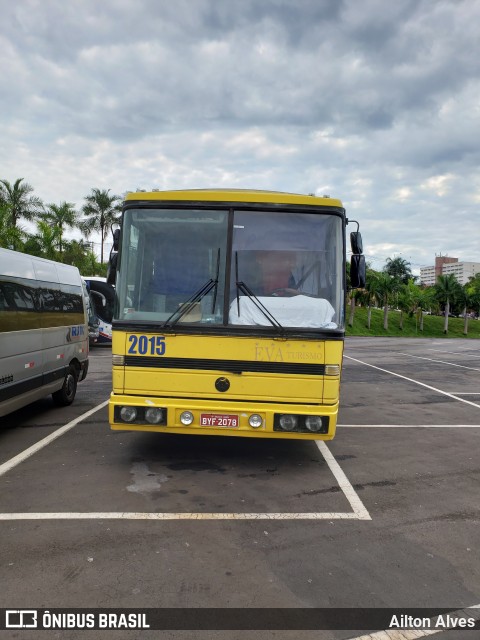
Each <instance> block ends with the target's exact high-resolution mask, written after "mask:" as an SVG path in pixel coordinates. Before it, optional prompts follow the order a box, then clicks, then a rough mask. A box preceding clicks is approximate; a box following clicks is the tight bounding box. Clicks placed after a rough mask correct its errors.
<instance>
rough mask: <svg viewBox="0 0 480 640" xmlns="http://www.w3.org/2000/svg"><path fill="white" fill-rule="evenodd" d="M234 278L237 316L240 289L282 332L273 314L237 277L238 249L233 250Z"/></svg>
mask: <svg viewBox="0 0 480 640" xmlns="http://www.w3.org/2000/svg"><path fill="white" fill-rule="evenodd" d="M235 280H236V282H235V284H236V285H237V313H238V317H240V298H239V295H238V292H239V291H241V292H242V293H243V294H244V295H246V296H247V297H248V298H249V300H251V301H252V302H253V304H254V305H255V306H256V307H257V309H258V310H259V311H260V312H261V313H263V315H264V316H265V318H266V319H267V320H268V321H269V322H270V324H271V325H273V326H274V327H275V328H276V329H279V330H280V331H282V332H283V331H285V329H284V327H283V326H282V325H281V324H280V322H279V321H278V320H277V319H276V318H275V316H274V315H273V314H272V313H271V312H270V311H269V310H268V309H267V307H265V306H264V305H263V304H262V303H261V302H260V300H259V299H258V298H257V296H256V295H255V294H254V293H253V291H252V290H251V289H250V287H249V286H248V285H247V284H246V283H245V282H243V281H242V280H239V279H238V251H235Z"/></svg>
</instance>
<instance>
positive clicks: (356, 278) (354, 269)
mask: <svg viewBox="0 0 480 640" xmlns="http://www.w3.org/2000/svg"><path fill="white" fill-rule="evenodd" d="M366 281H367V267H366V262H365V256H364V255H359V254H353V255H352V257H351V259H350V286H351V287H352V289H363V288H364V287H365V284H366Z"/></svg>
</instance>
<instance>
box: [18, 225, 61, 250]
mask: <svg viewBox="0 0 480 640" xmlns="http://www.w3.org/2000/svg"><path fill="white" fill-rule="evenodd" d="M58 236H59V229H58V227H53V226H52V225H51V224H49V223H48V222H47V221H46V220H38V221H37V233H36V234H35V235H34V236H32V237H31V238H30V239H29V241H27V242H26V243H25V250H26V251H27V253H30V254H31V255H37V256H40V257H42V258H47V259H48V260H58V257H59V256H58V253H57V247H58Z"/></svg>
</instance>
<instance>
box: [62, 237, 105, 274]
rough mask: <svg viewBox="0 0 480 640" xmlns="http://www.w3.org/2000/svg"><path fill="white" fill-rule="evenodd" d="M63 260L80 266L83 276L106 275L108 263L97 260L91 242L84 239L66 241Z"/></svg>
mask: <svg viewBox="0 0 480 640" xmlns="http://www.w3.org/2000/svg"><path fill="white" fill-rule="evenodd" d="M63 262H64V263H65V264H72V265H74V266H75V267H77V268H78V270H79V271H80V273H81V274H82V276H105V275H106V267H107V265H102V264H100V263H99V262H97V257H96V255H95V253H94V252H93V251H92V247H91V245H90V243H88V242H85V241H84V240H70V241H68V240H67V241H66V242H65V247H64V253H63Z"/></svg>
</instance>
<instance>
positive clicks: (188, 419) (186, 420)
mask: <svg viewBox="0 0 480 640" xmlns="http://www.w3.org/2000/svg"><path fill="white" fill-rule="evenodd" d="M180 422H181V423H182V424H185V425H189V424H192V422H193V413H192V412H191V411H182V413H181V414H180Z"/></svg>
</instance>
